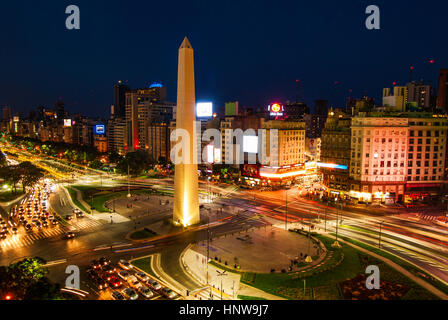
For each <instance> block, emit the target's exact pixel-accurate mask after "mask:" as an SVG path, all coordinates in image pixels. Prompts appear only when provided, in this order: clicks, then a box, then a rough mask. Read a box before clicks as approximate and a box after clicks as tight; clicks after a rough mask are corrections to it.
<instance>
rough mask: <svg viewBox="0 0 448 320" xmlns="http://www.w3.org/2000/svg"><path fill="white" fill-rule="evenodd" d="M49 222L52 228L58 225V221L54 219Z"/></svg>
mask: <svg viewBox="0 0 448 320" xmlns="http://www.w3.org/2000/svg"><path fill="white" fill-rule="evenodd" d="M50 221H51V224H52V225H53V226H56V225H57V224H58V221H57V220H56V219H53V220H50Z"/></svg>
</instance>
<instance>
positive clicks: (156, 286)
mask: <svg viewBox="0 0 448 320" xmlns="http://www.w3.org/2000/svg"><path fill="white" fill-rule="evenodd" d="M147 284H149V286H150V287H151V288H153V289H154V290H160V289H162V286H161V285H160V283H158V282H157V281H156V280H154V279H149V280H148V282H147Z"/></svg>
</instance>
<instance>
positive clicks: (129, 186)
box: [128, 163, 131, 198]
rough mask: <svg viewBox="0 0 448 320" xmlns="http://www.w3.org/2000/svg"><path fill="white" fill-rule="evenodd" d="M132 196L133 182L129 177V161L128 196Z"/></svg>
mask: <svg viewBox="0 0 448 320" xmlns="http://www.w3.org/2000/svg"><path fill="white" fill-rule="evenodd" d="M130 197H131V182H130V177H129V163H128V198H130Z"/></svg>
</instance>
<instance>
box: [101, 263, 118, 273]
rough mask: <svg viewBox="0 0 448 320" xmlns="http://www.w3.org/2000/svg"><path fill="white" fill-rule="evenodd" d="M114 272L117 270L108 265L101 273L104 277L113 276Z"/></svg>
mask: <svg viewBox="0 0 448 320" xmlns="http://www.w3.org/2000/svg"><path fill="white" fill-rule="evenodd" d="M116 271H117V269H116V268H115V267H113V266H111V265H110V264H108V265H106V266H104V267H103V273H104V274H105V275H111V274H114V273H115V272H116Z"/></svg>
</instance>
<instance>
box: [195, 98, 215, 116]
mask: <svg viewBox="0 0 448 320" xmlns="http://www.w3.org/2000/svg"><path fill="white" fill-rule="evenodd" d="M212 115H213V103H211V102H198V103H197V104H196V116H197V117H198V118H211V117H212Z"/></svg>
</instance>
